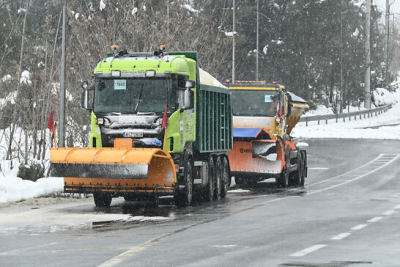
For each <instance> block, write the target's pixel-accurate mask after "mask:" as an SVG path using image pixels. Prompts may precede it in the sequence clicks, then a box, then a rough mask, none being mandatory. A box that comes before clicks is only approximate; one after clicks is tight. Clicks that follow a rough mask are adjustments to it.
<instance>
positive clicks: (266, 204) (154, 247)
mask: <svg viewBox="0 0 400 267" xmlns="http://www.w3.org/2000/svg"><path fill="white" fill-rule="evenodd" d="M304 141H305V142H307V143H308V144H309V147H308V148H307V152H308V165H309V170H308V179H307V180H306V185H305V187H304V188H288V189H285V190H279V189H277V188H276V186H275V183H274V180H273V179H271V180H268V181H267V182H265V183H263V184H261V185H260V188H258V189H256V190H231V191H230V192H229V193H228V196H227V198H226V199H225V200H223V201H221V202H212V203H195V204H194V206H192V207H188V208H182V209H178V208H176V207H175V206H173V205H161V206H155V205H145V204H144V203H136V202H126V201H124V200H123V199H122V198H120V199H114V200H113V203H112V206H111V207H109V208H96V207H94V204H93V199H92V198H88V199H81V200H74V201H70V200H65V201H63V202H62V203H57V204H50V205H19V206H11V207H7V208H3V209H0V266H68V265H71V266H329V267H331V266H356V267H358V266H385V267H386V266H400V167H399V164H400V150H399V148H400V142H399V141H384V140H383V141H382V140H379V141H378V140H339V139H337V140H304Z"/></svg>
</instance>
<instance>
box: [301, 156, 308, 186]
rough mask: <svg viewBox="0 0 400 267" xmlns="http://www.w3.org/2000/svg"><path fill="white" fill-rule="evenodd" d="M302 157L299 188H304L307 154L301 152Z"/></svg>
mask: <svg viewBox="0 0 400 267" xmlns="http://www.w3.org/2000/svg"><path fill="white" fill-rule="evenodd" d="M301 154H302V157H301V170H302V172H301V177H300V186H304V183H305V178H306V172H307V154H306V152H305V151H302V153H301Z"/></svg>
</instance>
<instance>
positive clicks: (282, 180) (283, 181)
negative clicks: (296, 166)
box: [276, 168, 289, 188]
mask: <svg viewBox="0 0 400 267" xmlns="http://www.w3.org/2000/svg"><path fill="white" fill-rule="evenodd" d="M288 183H289V171H288V170H287V169H286V168H283V170H282V173H281V174H280V175H279V178H276V185H277V187H278V188H286V187H288Z"/></svg>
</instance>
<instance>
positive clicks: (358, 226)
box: [351, 224, 367, 231]
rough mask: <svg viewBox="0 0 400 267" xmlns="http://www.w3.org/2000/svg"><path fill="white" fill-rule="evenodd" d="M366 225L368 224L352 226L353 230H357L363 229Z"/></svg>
mask: <svg viewBox="0 0 400 267" xmlns="http://www.w3.org/2000/svg"><path fill="white" fill-rule="evenodd" d="M366 226H367V225H366V224H359V225H357V226H354V227H353V228H351V230H355V231H357V230H361V229H363V228H364V227H366Z"/></svg>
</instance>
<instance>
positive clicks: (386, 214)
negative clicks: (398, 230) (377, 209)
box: [382, 210, 395, 216]
mask: <svg viewBox="0 0 400 267" xmlns="http://www.w3.org/2000/svg"><path fill="white" fill-rule="evenodd" d="M394 212H395V211H394V210H388V211H385V212H384V213H382V215H385V216H389V215H392V214H393V213H394Z"/></svg>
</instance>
